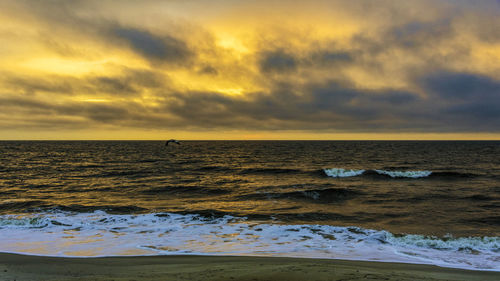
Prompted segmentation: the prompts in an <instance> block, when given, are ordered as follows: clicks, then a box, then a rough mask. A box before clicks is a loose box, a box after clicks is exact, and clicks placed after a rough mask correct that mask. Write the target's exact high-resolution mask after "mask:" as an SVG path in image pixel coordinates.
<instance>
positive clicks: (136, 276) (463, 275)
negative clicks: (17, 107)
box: [0, 254, 500, 281]
mask: <svg viewBox="0 0 500 281" xmlns="http://www.w3.org/2000/svg"><path fill="white" fill-rule="evenodd" d="M0 280H18V281H19V280H116V281H117V280H137V281H139V280H275V281H279V280H286V281H292V280H500V272H488V271H471V270H460V269H450V268H442V267H437V266H429V265H415V264H401V263H382V262H362V261H346V260H327V259H299V258H275V257H233V256H154V257H109V258H55V257H41V256H27V255H17V254H0Z"/></svg>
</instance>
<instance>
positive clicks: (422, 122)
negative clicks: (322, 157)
mask: <svg viewBox="0 0 500 281" xmlns="http://www.w3.org/2000/svg"><path fill="white" fill-rule="evenodd" d="M0 11H1V12H0V41H1V43H0V65H1V67H0V139H4V140H8V139H13V140H32V139H61V140H66V139H76V140H77V139H95V140H101V139H102V140H112V139H117V140H132V139H137V140H143V139H151V140H156V139H158V140H160V139H169V138H178V139H243V140H245V139H318V140H326V139H332V140H337V139H338V140H345V139H362V140H363V139H366V140H368V139H384V140H385V139H497V140H498V139H500V1H494V0H492V1H480V0H479V1H464V0H429V1H426V0H421V1H397V0H393V1H387V0H378V1H364V0H353V1H335V0H328V1H275V0H266V1H259V0H257V1H236V0H233V1H230V0H211V1H199V0H179V1H176V0H171V1H130V0H122V1H109V0H95V1H94V0H84V1H83V0H82V1H79V0H76V1H60V0H45V1H35V0H33V1H29V0H12V1H11V0H0Z"/></svg>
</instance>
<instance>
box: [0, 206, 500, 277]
mask: <svg viewBox="0 0 500 281" xmlns="http://www.w3.org/2000/svg"><path fill="white" fill-rule="evenodd" d="M219 215H220V216H212V217H208V216H204V215H199V214H174V213H149V214H135V215H114V214H110V213H106V212H103V211H96V212H91V213H73V212H52V213H37V214H27V215H3V216H0V249H2V251H7V252H15V253H30V254H42V255H51V256H110V255H114V256H120V255H138V254H142V255H164V254H215V255H217V254H219V255H226V254H231V255H272V256H289V257H315V258H342V259H354V260H378V261H392V262H408V263H426V264H435V265H440V266H446V267H456V268H465V269H481V270H495V271H500V264H499V263H498V260H500V237H453V236H451V235H446V236H443V237H436V236H425V235H418V234H394V233H391V232H388V231H385V230H373V229H365V228H361V227H356V226H351V227H341V226H330V225H318V224H283V222H279V221H276V222H274V223H265V222H259V221H258V220H249V219H248V218H246V217H235V216H230V215H225V214H223V213H221V214H219ZM32 245H37V247H33V246H32ZM37 249H38V250H37ZM82 249H85V251H82Z"/></svg>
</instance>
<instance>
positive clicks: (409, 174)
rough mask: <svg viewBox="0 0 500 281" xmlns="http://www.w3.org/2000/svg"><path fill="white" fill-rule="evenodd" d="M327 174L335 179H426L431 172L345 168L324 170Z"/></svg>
mask: <svg viewBox="0 0 500 281" xmlns="http://www.w3.org/2000/svg"><path fill="white" fill-rule="evenodd" d="M323 171H324V172H325V174H326V175H327V176H329V177H334V178H346V177H356V176H361V175H379V176H388V177H391V178H414V179H415V178H425V177H428V176H430V175H431V174H432V172H431V171H387V170H352V169H343V168H330V169H323Z"/></svg>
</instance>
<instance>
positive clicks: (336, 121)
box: [164, 82, 417, 130]
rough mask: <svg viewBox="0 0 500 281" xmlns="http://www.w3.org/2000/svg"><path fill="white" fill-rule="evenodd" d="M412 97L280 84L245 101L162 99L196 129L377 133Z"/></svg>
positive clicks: (334, 85) (190, 96) (208, 96)
mask: <svg viewBox="0 0 500 281" xmlns="http://www.w3.org/2000/svg"><path fill="white" fill-rule="evenodd" d="M294 89H295V90H294ZM416 99H417V98H416V96H415V95H414V94H412V93H407V92H401V91H399V92H398V91H387V92H378V91H370V90H358V89H355V88H353V87H351V86H350V85H344V84H342V83H338V82H329V83H325V84H311V85H307V86H306V87H302V88H297V86H295V85H281V86H280V88H277V89H275V90H274V91H273V92H271V93H253V94H248V95H247V97H246V98H245V99H241V98H239V97H233V96H226V95H222V94H218V93H202V92H193V93H182V94H180V93H179V94H176V95H173V99H172V97H171V99H167V100H165V104H164V109H165V110H166V111H168V112H171V113H173V114H174V115H175V116H178V117H179V118H180V119H181V120H182V121H181V122H184V123H186V124H198V126H211V127H217V126H222V127H231V126H235V124H238V125H236V127H242V126H244V127H245V128H248V129H258V128H260V129H262V128H265V129H274V130H276V129H328V128H335V129H354V130H356V129H359V130H361V129H363V128H364V127H365V126H366V122H367V121H368V122H370V123H372V125H373V126H372V129H373V130H378V129H380V128H385V127H386V126H387V124H386V123H389V122H390V121H391V120H392V119H387V120H384V118H385V117H386V116H389V115H396V116H401V115H402V114H403V111H404V110H407V109H409V108H410V107H411V105H413V103H414V101H415V100H416ZM394 129H397V125H396V127H395V128H394Z"/></svg>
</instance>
